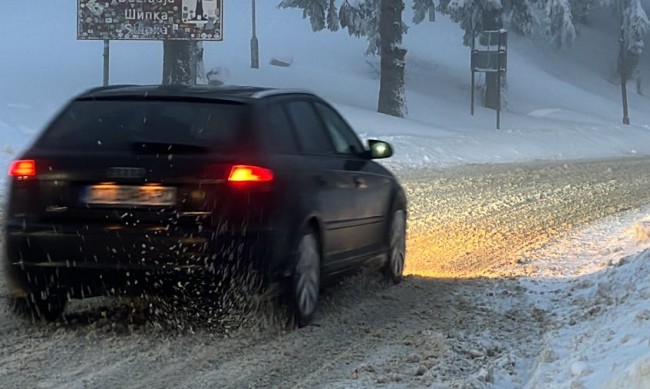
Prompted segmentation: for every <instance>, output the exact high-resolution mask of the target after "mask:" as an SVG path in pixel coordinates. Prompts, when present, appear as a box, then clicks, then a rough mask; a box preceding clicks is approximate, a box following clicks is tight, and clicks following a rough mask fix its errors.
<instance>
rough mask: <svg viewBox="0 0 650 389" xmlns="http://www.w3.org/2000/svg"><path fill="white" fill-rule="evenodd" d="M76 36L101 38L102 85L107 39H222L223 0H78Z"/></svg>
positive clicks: (106, 66)
mask: <svg viewBox="0 0 650 389" xmlns="http://www.w3.org/2000/svg"><path fill="white" fill-rule="evenodd" d="M77 39H78V40H101V41H104V84H105V85H108V82H109V65H110V41H111V40H160V41H163V40H185V41H221V40H223V0H78V2H77Z"/></svg>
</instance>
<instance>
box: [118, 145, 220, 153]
mask: <svg viewBox="0 0 650 389" xmlns="http://www.w3.org/2000/svg"><path fill="white" fill-rule="evenodd" d="M131 150H133V151H135V152H136V153H138V154H163V153H164V154H177V153H207V152H209V151H210V148H209V147H205V146H199V145H192V144H186V143H174V142H133V143H131Z"/></svg>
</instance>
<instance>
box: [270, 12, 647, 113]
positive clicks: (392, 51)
mask: <svg viewBox="0 0 650 389" xmlns="http://www.w3.org/2000/svg"><path fill="white" fill-rule="evenodd" d="M644 3H645V4H644ZM406 4H408V5H410V6H411V7H412V10H413V18H412V20H411V21H404V20H403V19H402V11H403V10H404V7H405V2H404V1H402V0H284V1H282V2H281V3H280V7H282V8H299V9H302V10H303V17H304V18H306V19H309V22H310V23H311V26H312V29H313V30H314V31H320V30H324V29H328V30H331V31H337V30H338V29H339V28H344V29H347V31H348V32H349V34H350V35H351V36H355V37H365V38H366V39H367V40H368V49H367V51H366V54H368V55H373V54H377V55H380V56H381V87H380V95H379V103H378V111H379V112H382V113H387V114H390V115H394V116H399V117H403V116H404V115H405V112H406V107H405V99H404V67H405V56H406V54H407V48H405V47H403V46H402V36H403V34H404V33H407V32H408V29H409V25H410V24H415V25H417V24H420V23H422V22H423V21H425V20H429V21H434V20H435V18H436V13H442V14H445V15H448V16H449V17H450V18H451V19H452V20H453V21H455V22H456V23H458V24H459V25H460V26H461V28H462V29H463V30H464V31H465V35H464V37H463V43H464V44H465V45H470V44H471V41H472V34H473V33H475V32H480V31H488V30H499V29H503V28H505V29H507V30H510V31H512V32H515V33H517V34H520V35H523V36H528V37H532V38H535V39H539V40H544V41H545V42H547V43H548V45H551V46H553V47H555V48H557V49H570V47H571V45H572V44H573V43H574V41H575V39H576V37H577V36H578V35H579V34H580V28H581V26H582V25H585V24H588V23H590V16H591V13H592V11H593V10H594V9H600V8H605V9H608V10H609V12H610V14H611V17H612V18H613V19H618V21H619V23H620V26H621V30H620V33H619V34H620V38H619V39H621V49H620V51H619V53H618V69H617V70H618V72H619V74H620V75H621V76H622V77H624V79H625V80H628V81H629V80H633V81H634V82H635V86H636V92H637V93H639V94H642V93H643V88H642V80H641V75H640V58H641V54H642V53H643V49H644V44H645V42H644V39H645V35H646V34H647V33H648V32H649V31H650V21H649V20H648V15H647V13H646V11H645V8H646V7H647V6H648V0H407V2H406ZM644 6H645V7H644ZM400 24H401V28H396V26H399V25H400ZM489 76H490V75H488V76H487V77H488V78H487V80H486V81H485V82H484V83H483V85H484V86H486V85H487V86H488V87H489V86H490V83H491V82H490V79H489ZM494 82H495V81H494V80H492V83H494ZM497 82H498V81H497ZM503 82H504V84H505V80H504V81H503ZM502 87H504V85H502ZM483 89H484V92H486V94H489V92H487V91H485V89H486V88H483Z"/></svg>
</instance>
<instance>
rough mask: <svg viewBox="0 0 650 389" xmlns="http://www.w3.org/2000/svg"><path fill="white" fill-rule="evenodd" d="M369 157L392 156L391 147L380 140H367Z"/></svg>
mask: <svg viewBox="0 0 650 389" xmlns="http://www.w3.org/2000/svg"><path fill="white" fill-rule="evenodd" d="M368 148H369V149H370V150H369V154H370V159H382V158H389V157H392V156H393V147H392V146H391V145H390V144H389V143H387V142H383V141H380V140H374V139H371V140H369V141H368Z"/></svg>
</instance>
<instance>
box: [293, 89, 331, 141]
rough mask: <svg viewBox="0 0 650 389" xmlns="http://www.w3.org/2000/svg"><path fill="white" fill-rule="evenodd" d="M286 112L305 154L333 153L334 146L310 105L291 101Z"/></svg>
mask: <svg viewBox="0 0 650 389" xmlns="http://www.w3.org/2000/svg"><path fill="white" fill-rule="evenodd" d="M287 111H288V113H289V116H290V117H291V120H292V121H293V124H294V128H295V129H296V135H297V137H298V140H299V142H300V146H301V147H302V150H303V152H305V153H307V154H328V153H333V152H334V146H333V145H332V142H331V141H330V139H329V137H328V135H327V132H326V130H325V126H324V124H323V121H322V120H321V118H320V116H319V115H318V113H317V112H316V110H315V109H314V107H313V106H312V104H311V103H309V102H307V101H292V102H289V103H287Z"/></svg>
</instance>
